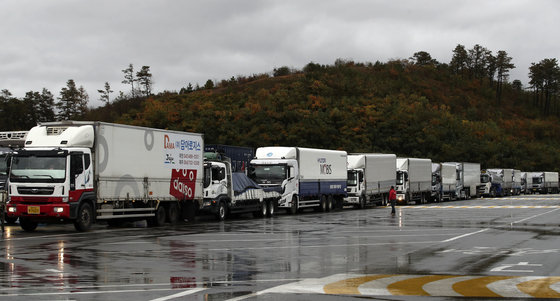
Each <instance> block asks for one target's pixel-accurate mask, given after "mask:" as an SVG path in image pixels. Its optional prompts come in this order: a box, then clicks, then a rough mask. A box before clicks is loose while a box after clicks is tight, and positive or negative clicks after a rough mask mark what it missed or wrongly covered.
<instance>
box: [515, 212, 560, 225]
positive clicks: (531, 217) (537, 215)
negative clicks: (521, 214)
mask: <svg viewBox="0 0 560 301" xmlns="http://www.w3.org/2000/svg"><path fill="white" fill-rule="evenodd" d="M556 210H560V208H556V209H554V210H550V211H547V212H544V213H541V214H535V215H533V216H529V217H527V218H524V219H520V220H518V221H515V222H513V224H517V223H521V222H524V221H526V220H530V219H533V218H535V217H539V216H541V215H545V214H549V213H552V212H554V211H556Z"/></svg>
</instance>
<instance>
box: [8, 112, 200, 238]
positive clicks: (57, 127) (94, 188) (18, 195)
mask: <svg viewBox="0 0 560 301" xmlns="http://www.w3.org/2000/svg"><path fill="white" fill-rule="evenodd" d="M203 150H204V142H203V137H202V134H197V133H187V132H179V131H170V130H161V129H154V128H145V127H137V126H126V125H119V124H111V123H104V122H91V121H84V122H77V121H62V122H49V123H42V124H39V125H37V126H36V127H34V128H32V129H31V130H30V131H29V133H28V134H27V138H26V141H25V147H24V148H23V149H21V150H18V151H16V152H14V154H13V157H12V161H11V162H12V163H11V171H10V177H9V186H10V189H9V198H10V200H9V202H8V205H7V208H8V216H10V217H19V219H20V226H21V227H22V228H23V229H24V230H26V231H33V230H35V228H36V227H37V225H38V223H40V222H41V223H55V222H71V223H74V226H75V227H76V229H77V230H78V231H86V230H88V229H89V228H90V226H91V225H92V223H94V222H97V221H107V222H108V223H109V224H110V225H116V224H119V223H121V222H123V221H127V220H138V219H144V220H147V222H148V225H149V226H159V225H162V224H164V223H165V222H167V221H169V222H171V223H176V222H177V221H179V220H181V219H189V220H191V219H193V218H194V214H195V211H196V208H197V207H200V206H201V205H202V200H203V194H202V192H203V180H202V179H203Z"/></svg>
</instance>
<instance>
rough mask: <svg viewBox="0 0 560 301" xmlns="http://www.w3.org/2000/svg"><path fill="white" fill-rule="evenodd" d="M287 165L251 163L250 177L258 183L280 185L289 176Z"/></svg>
mask: <svg viewBox="0 0 560 301" xmlns="http://www.w3.org/2000/svg"><path fill="white" fill-rule="evenodd" d="M287 175H288V166H286V165H251V168H250V171H249V177H250V178H251V179H252V180H253V181H255V182H257V184H265V185H266V184H269V185H270V184H272V185H280V184H282V181H284V180H285V179H286V178H287Z"/></svg>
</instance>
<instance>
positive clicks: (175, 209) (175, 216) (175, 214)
mask: <svg viewBox="0 0 560 301" xmlns="http://www.w3.org/2000/svg"><path fill="white" fill-rule="evenodd" d="M180 215H181V214H180V212H179V205H177V203H171V204H169V207H168V208H167V221H168V222H169V223H170V224H172V225H176V224H177V223H178V222H179V219H180V217H181V216H180Z"/></svg>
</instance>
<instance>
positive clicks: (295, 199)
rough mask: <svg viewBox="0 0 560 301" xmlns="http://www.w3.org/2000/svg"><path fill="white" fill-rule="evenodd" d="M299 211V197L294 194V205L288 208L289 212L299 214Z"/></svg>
mask: <svg viewBox="0 0 560 301" xmlns="http://www.w3.org/2000/svg"><path fill="white" fill-rule="evenodd" d="M297 211H298V197H297V196H292V206H291V207H290V209H289V210H288V213H290V214H297Z"/></svg>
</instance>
